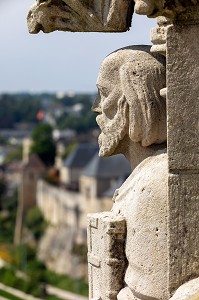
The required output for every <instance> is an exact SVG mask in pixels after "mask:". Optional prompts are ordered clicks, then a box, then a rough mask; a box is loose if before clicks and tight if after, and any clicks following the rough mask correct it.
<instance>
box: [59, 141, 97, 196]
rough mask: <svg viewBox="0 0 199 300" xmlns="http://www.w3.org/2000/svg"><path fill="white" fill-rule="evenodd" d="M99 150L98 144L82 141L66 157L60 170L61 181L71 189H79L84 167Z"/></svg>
mask: <svg viewBox="0 0 199 300" xmlns="http://www.w3.org/2000/svg"><path fill="white" fill-rule="evenodd" d="M97 151H98V146H97V145H96V144H89V143H82V144H79V145H77V147H76V148H75V150H74V151H73V152H72V153H71V154H70V155H69V156H68V157H67V158H66V160H65V161H64V164H63V167H62V168H61V170H60V181H61V183H62V184H64V185H65V186H66V187H67V188H69V189H71V190H79V178H80V175H81V172H82V170H83V169H84V167H85V166H86V165H87V164H88V163H89V161H90V160H91V159H92V157H93V156H94V155H95V154H96V152H97Z"/></svg>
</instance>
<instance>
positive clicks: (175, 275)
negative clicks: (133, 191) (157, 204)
mask: <svg viewBox="0 0 199 300" xmlns="http://www.w3.org/2000/svg"><path fill="white" fill-rule="evenodd" d="M168 196H169V218H168V226H169V228H168V229H169V240H168V242H169V288H170V292H173V291H174V290H175V289H176V288H178V287H179V286H180V285H182V284H183V283H184V282H186V281H188V280H189V279H190V278H194V277H199V234H198V233H199V222H198V221H199V174H180V175H170V176H169V195H168Z"/></svg>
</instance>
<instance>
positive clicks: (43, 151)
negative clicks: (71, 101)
mask: <svg viewBox="0 0 199 300" xmlns="http://www.w3.org/2000/svg"><path fill="white" fill-rule="evenodd" d="M32 140H33V144H32V147H31V152H32V153H36V154H38V155H39V157H40V158H41V160H42V161H43V162H44V163H45V164H46V165H53V163H54V159H55V153H56V148H55V143H54V141H53V138H52V128H51V126H50V125H48V124H39V125H38V126H37V127H36V128H35V130H34V131H33V133H32Z"/></svg>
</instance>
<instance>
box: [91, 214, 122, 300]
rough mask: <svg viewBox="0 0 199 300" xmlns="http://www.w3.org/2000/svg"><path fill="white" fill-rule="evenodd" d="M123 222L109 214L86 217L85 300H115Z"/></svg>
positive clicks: (119, 269) (120, 273) (117, 290)
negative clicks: (86, 294)
mask: <svg viewBox="0 0 199 300" xmlns="http://www.w3.org/2000/svg"><path fill="white" fill-rule="evenodd" d="M125 237H126V222H125V220H124V219H122V218H121V217H118V218H117V217H114V218H113V217H111V212H105V213H97V214H90V215H89V216H88V275H89V288H90V290H89V299H91V300H97V299H100V300H116V299H117V294H118V292H119V291H120V289H121V288H122V287H123V279H124V271H125V267H126V261H125V252H124V251H125Z"/></svg>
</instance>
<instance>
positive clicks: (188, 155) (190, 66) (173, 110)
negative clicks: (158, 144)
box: [167, 24, 199, 170]
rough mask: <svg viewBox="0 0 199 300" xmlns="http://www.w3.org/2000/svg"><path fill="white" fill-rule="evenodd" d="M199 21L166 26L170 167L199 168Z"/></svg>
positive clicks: (175, 168) (173, 168)
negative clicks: (188, 24) (192, 23)
mask: <svg viewBox="0 0 199 300" xmlns="http://www.w3.org/2000/svg"><path fill="white" fill-rule="evenodd" d="M198 32H199V24H195V25H190V26H187V25H171V26H169V28H168V30H167V106H168V157H169V169H170V170H184V169H185V170H190V169H192V170H194V169H197V170H198V169H199V85H198V82H199V51H198V49H199V39H198Z"/></svg>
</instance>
